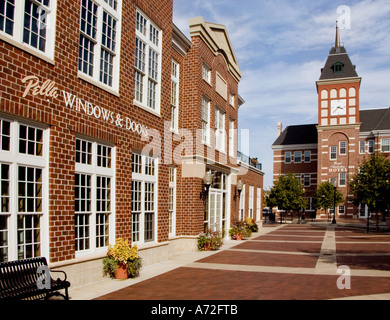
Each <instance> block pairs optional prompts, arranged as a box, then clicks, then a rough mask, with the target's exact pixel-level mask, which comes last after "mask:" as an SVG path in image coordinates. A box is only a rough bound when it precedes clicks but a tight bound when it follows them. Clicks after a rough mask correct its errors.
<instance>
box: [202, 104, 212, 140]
mask: <svg viewBox="0 0 390 320" xmlns="http://www.w3.org/2000/svg"><path fill="white" fill-rule="evenodd" d="M202 143H204V144H210V100H209V99H207V98H206V97H203V100H202Z"/></svg>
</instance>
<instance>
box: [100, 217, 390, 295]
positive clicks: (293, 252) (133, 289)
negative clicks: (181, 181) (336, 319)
mask: <svg viewBox="0 0 390 320" xmlns="http://www.w3.org/2000/svg"><path fill="white" fill-rule="evenodd" d="M264 228H267V229H264ZM264 228H262V229H263V230H262V233H263V235H260V236H257V235H256V234H255V235H254V236H253V237H252V238H251V239H249V240H246V241H242V242H237V244H236V245H234V246H232V247H231V248H228V249H227V250H222V251H219V252H216V253H215V254H212V255H207V254H206V253H204V254H205V257H203V258H200V259H198V260H197V261H195V262H193V263H188V264H187V265H184V266H181V267H179V268H176V269H173V270H171V271H168V272H166V273H163V274H161V275H158V276H156V277H151V278H150V279H147V280H145V281H141V282H138V283H135V284H134V285H130V286H128V287H125V288H123V289H121V290H117V291H114V292H111V293H109V294H106V295H102V296H100V297H98V298H97V300H209V299H211V300H226V301H229V300H325V299H338V298H353V297H355V296H365V297H367V296H370V295H377V294H387V293H390V235H389V234H387V235H386V234H381V235H378V234H377V233H371V234H366V233H365V232H364V230H360V231H359V230H356V229H349V228H338V227H336V228H334V226H329V227H326V226H321V227H318V226H313V225H284V226H278V225H276V224H275V225H269V226H266V227H264ZM264 230H266V232H265V231H264ZM342 265H347V266H348V267H349V268H350V269H351V273H352V277H351V289H350V290H339V289H338V287H337V280H338V279H339V277H340V275H338V274H337V273H336V269H337V267H338V266H342ZM113 281H115V280H113ZM389 297H390V295H388V296H386V298H387V299H389Z"/></svg>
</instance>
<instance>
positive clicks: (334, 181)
mask: <svg viewBox="0 0 390 320" xmlns="http://www.w3.org/2000/svg"><path fill="white" fill-rule="evenodd" d="M332 184H333V187H334V193H333V221H332V224H336V191H337V180H336V179H334V180H333V181H332Z"/></svg>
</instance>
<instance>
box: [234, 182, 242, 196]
mask: <svg viewBox="0 0 390 320" xmlns="http://www.w3.org/2000/svg"><path fill="white" fill-rule="evenodd" d="M243 187H244V183H243V182H242V181H241V179H240V180H239V181H238V182H237V191H238V197H240V196H241V191H242V188H243ZM236 199H237V194H235V195H234V200H236Z"/></svg>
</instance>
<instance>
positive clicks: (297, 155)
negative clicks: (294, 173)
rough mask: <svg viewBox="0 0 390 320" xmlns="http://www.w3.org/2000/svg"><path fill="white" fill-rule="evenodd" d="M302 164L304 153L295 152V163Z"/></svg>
mask: <svg viewBox="0 0 390 320" xmlns="http://www.w3.org/2000/svg"><path fill="white" fill-rule="evenodd" d="M301 162H302V151H295V152H294V163H301Z"/></svg>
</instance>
